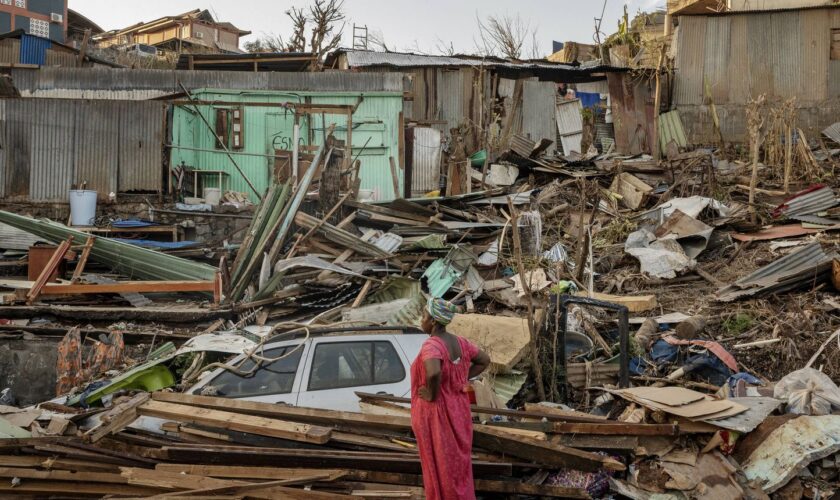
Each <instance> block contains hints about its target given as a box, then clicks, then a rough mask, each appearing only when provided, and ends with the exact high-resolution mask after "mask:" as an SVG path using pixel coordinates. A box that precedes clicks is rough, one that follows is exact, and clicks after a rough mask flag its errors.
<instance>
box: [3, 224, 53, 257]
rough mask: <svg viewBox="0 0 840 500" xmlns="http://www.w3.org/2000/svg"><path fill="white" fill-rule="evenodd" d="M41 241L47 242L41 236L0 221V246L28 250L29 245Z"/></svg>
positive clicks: (7, 248)
mask: <svg viewBox="0 0 840 500" xmlns="http://www.w3.org/2000/svg"><path fill="white" fill-rule="evenodd" d="M41 241H43V242H45V243H46V242H47V240H45V239H43V238H39V237H37V236H34V235H32V234H29V233H27V232H26V231H22V230H20V229H17V228H14V227H12V226H10V225H8V224H3V223H2V222H0V248H3V249H6V250H29V247H31V246H33V245H34V244H35V243H38V242H41Z"/></svg>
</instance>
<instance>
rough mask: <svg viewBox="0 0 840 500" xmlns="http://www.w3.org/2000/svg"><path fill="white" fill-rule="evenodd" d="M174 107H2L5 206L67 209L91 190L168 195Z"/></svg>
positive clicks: (6, 103)
mask: <svg viewBox="0 0 840 500" xmlns="http://www.w3.org/2000/svg"><path fill="white" fill-rule="evenodd" d="M165 108H166V104H165V103H161V102H141V101H128V102H123V101H83V100H72V99H70V100H60V99H23V98H20V99H3V100H0V140H1V141H2V144H3V150H2V151H0V198H2V199H3V200H6V201H11V200H26V201H39V202H40V201H54V202H57V201H66V200H67V191H68V190H69V189H70V186H71V185H72V184H77V183H81V182H87V189H91V190H96V191H97V192H98V195H99V197H100V198H103V199H105V198H107V197H108V194H109V193H111V192H114V193H117V192H147V193H161V192H162V191H163V171H162V146H163V143H162V139H163V128H164V113H165Z"/></svg>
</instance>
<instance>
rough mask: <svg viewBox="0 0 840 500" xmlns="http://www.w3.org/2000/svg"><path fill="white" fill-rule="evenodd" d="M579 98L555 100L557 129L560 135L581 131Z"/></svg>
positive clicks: (581, 119)
mask: <svg viewBox="0 0 840 500" xmlns="http://www.w3.org/2000/svg"><path fill="white" fill-rule="evenodd" d="M582 111H583V106H582V105H581V103H580V99H574V100H571V101H558V102H557V130H558V132H559V133H560V135H561V136H563V135H568V134H576V133H579V132H581V131H583V118H582V117H581V112H582Z"/></svg>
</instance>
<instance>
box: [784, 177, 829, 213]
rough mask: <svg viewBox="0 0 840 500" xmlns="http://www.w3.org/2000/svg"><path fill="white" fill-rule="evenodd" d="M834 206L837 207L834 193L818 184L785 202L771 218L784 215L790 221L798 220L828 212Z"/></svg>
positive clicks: (827, 187)
mask: <svg viewBox="0 0 840 500" xmlns="http://www.w3.org/2000/svg"><path fill="white" fill-rule="evenodd" d="M835 205H837V197H836V196H835V195H834V191H833V190H832V189H831V188H830V187H829V186H825V185H822V184H818V185H816V186H812V187H810V188H808V189H806V190H804V191H801V192H799V193H796V194H795V195H793V196H792V197H790V198H788V199H787V200H785V201H784V202H783V203H782V204H781V205H779V206H778V207H777V208H776V210H774V211H773V217H777V218H778V217H781V216H783V215H784V216H786V217H789V218H791V219H798V218H799V217H801V216H805V215H813V214H817V213H819V212H822V211H825V210H828V209H829V208H831V207H833V206H835Z"/></svg>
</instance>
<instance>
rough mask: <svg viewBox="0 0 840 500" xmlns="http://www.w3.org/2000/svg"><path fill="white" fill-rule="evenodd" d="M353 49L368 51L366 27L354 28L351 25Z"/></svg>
mask: <svg viewBox="0 0 840 500" xmlns="http://www.w3.org/2000/svg"><path fill="white" fill-rule="evenodd" d="M353 48H354V49H360V50H368V29H367V25H364V26H356V24H355V23H354V24H353Z"/></svg>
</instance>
